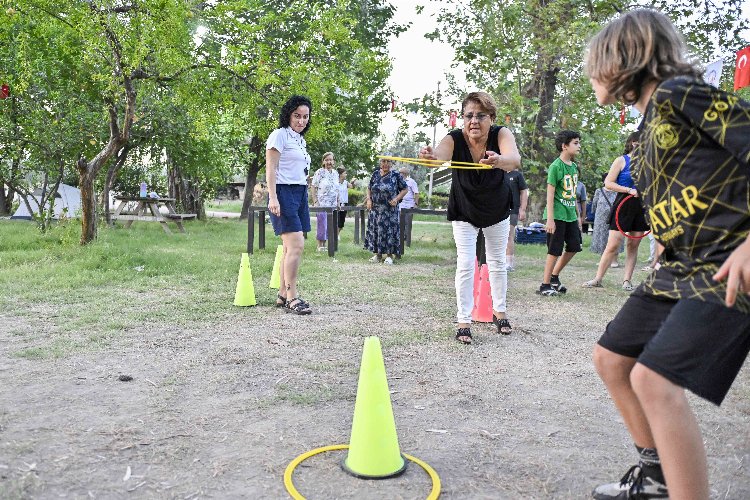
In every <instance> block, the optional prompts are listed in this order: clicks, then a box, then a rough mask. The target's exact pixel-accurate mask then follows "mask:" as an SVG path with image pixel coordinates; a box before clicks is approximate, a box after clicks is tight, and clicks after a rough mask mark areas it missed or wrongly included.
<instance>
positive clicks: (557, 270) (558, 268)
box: [550, 252, 576, 279]
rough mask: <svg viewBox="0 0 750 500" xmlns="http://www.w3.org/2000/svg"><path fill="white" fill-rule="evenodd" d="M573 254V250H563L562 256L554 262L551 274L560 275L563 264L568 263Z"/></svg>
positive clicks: (563, 267)
mask: <svg viewBox="0 0 750 500" xmlns="http://www.w3.org/2000/svg"><path fill="white" fill-rule="evenodd" d="M575 254H576V253H575V252H563V254H562V256H561V257H560V258H559V259H558V260H557V262H556V263H555V265H554V267H553V271H552V274H554V275H555V276H560V273H561V272H562V270H563V269H565V266H567V265H568V262H570V259H572V258H573V256H574V255H575ZM550 279H551V278H550Z"/></svg>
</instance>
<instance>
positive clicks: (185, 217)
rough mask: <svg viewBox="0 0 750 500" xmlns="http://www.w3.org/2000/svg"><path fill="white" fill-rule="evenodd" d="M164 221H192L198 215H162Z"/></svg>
mask: <svg viewBox="0 0 750 500" xmlns="http://www.w3.org/2000/svg"><path fill="white" fill-rule="evenodd" d="M162 215H163V216H164V218H165V219H172V220H193V219H195V218H196V217H198V214H162Z"/></svg>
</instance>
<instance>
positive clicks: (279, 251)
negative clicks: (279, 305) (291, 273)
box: [268, 245, 284, 290]
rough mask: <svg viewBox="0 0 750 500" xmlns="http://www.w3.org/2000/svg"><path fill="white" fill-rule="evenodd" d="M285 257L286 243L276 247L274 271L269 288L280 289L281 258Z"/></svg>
mask: <svg viewBox="0 0 750 500" xmlns="http://www.w3.org/2000/svg"><path fill="white" fill-rule="evenodd" d="M282 257H284V245H279V246H278V247H276V259H275V260H274V261H273V272H272V273H271V282H270V283H269V284H268V288H275V289H277V290H278V289H279V287H280V286H281V283H280V282H279V272H280V270H281V258H282Z"/></svg>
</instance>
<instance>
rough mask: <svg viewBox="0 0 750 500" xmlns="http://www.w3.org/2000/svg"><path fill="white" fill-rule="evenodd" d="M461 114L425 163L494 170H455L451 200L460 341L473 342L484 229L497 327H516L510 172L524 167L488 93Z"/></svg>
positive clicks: (425, 152)
mask: <svg viewBox="0 0 750 500" xmlns="http://www.w3.org/2000/svg"><path fill="white" fill-rule="evenodd" d="M461 113H462V117H463V120H464V123H463V127H462V128H461V129H456V130H453V131H451V132H450V133H449V134H448V135H446V136H445V137H444V138H443V140H442V141H440V144H438V145H437V147H436V148H435V149H433V148H431V147H430V146H427V147H424V148H422V149H421V150H420V152H419V157H420V158H427V159H431V160H444V161H447V160H452V161H462V162H472V163H482V164H485V165H490V166H492V169H488V170H471V169H454V170H453V172H452V184H451V191H450V196H449V198H448V220H449V221H452V223H453V238H454V240H455V241H456V250H457V253H458V258H457V261H456V304H457V306H458V313H457V315H456V316H457V319H458V330H457V331H456V340H458V341H459V342H461V343H464V344H470V343H471V338H472V337H471V311H472V309H473V307H474V290H473V282H474V280H473V275H474V259H475V255H476V241H477V234H478V233H479V229H482V232H483V233H484V237H485V245H486V252H487V266H488V267H489V275H490V289H491V293H492V309H493V318H492V319H493V322H494V323H495V325H496V326H497V331H498V332H499V333H502V334H504V335H507V334H509V333H511V331H512V328H511V326H510V322H509V321H508V318H507V317H506V314H505V311H506V301H505V295H506V288H507V278H508V275H507V271H506V268H505V249H506V246H507V244H508V227H509V216H510V209H511V204H512V197H511V193H510V188H509V187H508V185H507V184H506V183H505V172H510V171H512V170H515V169H517V168H518V167H519V166H520V164H521V156H520V155H519V154H518V148H517V147H516V139H515V137H513V134H512V133H511V131H510V130H508V129H507V128H505V127H503V126H498V125H495V124H494V122H495V117H496V114H497V105H496V104H495V101H494V99H493V98H492V96H490V95H489V94H487V93H486V92H472V93H470V94H468V95H467V96H466V98H465V99H464V101H463V103H462V105H461Z"/></svg>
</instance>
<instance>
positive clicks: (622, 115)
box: [620, 104, 625, 125]
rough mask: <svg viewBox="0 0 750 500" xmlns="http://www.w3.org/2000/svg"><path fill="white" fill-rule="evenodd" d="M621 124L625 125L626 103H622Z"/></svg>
mask: <svg viewBox="0 0 750 500" xmlns="http://www.w3.org/2000/svg"><path fill="white" fill-rule="evenodd" d="M620 125H625V105H624V104H623V105H622V109H621V110H620Z"/></svg>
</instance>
